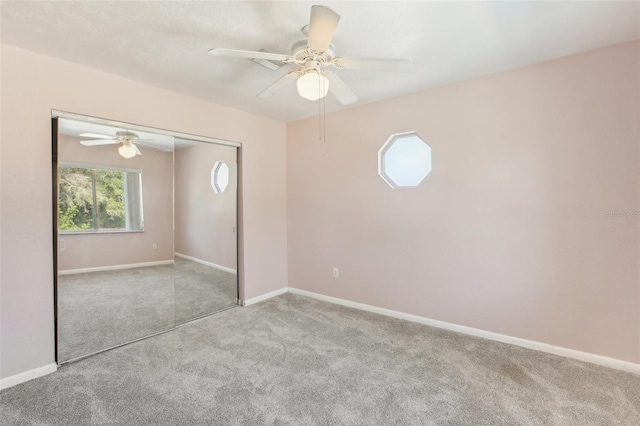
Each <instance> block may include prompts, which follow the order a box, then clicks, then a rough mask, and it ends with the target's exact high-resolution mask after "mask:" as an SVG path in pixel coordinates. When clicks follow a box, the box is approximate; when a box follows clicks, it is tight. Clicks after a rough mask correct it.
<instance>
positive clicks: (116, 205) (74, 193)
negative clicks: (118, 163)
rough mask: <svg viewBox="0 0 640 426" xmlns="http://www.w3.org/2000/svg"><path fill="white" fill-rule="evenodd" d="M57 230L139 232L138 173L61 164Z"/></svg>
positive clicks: (140, 187)
mask: <svg viewBox="0 0 640 426" xmlns="http://www.w3.org/2000/svg"><path fill="white" fill-rule="evenodd" d="M58 230H59V231H61V232H109V231H125V232H126V231H142V230H143V215H142V173H141V171H140V170H133V169H118V168H109V167H105V166H87V165H80V164H71V163H67V164H60V165H59V166H58Z"/></svg>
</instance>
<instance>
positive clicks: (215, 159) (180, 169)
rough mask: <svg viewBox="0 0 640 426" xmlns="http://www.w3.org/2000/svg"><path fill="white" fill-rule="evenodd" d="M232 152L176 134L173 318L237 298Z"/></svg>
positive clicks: (189, 316) (213, 308)
mask: <svg viewBox="0 0 640 426" xmlns="http://www.w3.org/2000/svg"><path fill="white" fill-rule="evenodd" d="M236 152H237V149H236V148H235V147H232V146H224V145H215V144H207V143H198V142H193V141H187V140H180V139H176V149H175V219H176V221H175V244H176V250H175V251H176V253H175V254H176V259H175V262H176V263H175V297H176V323H177V324H180V323H183V322H185V321H189V320H192V319H195V318H199V317H201V316H204V315H207V314H208V313H210V312H215V311H219V310H222V309H226V308H229V307H231V306H235V305H236V304H237V299H238V293H237V292H238V281H237V273H236V270H237V235H236V216H237V214H236V187H237V179H236V170H237V167H236ZM212 187H213V191H212Z"/></svg>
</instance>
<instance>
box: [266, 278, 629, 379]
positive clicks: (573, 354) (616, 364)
mask: <svg viewBox="0 0 640 426" xmlns="http://www.w3.org/2000/svg"><path fill="white" fill-rule="evenodd" d="M288 291H289V292H290V293H293V294H299V295H301V296H306V297H311V298H313V299H318V300H322V301H324V302H329V303H335V304H336V305H342V306H347V307H349V308H355V309H360V310H362V311H367V312H373V313H376V314H380V315H386V316H389V317H393V318H398V319H403V320H406V321H411V322H415V323H419V324H426V325H430V326H432V327H436V328H442V329H445V330H451V331H455V332H458V333H462V334H468V335H470V336H476V337H482V338H484V339H488V340H494V341H496V342H502V343H509V344H511V345H516V346H521V347H523V348H527V349H533V350H536V351H540V352H546V353H549V354H553V355H560V356H563V357H566V358H573V359H577V360H579V361H586V362H589V363H592V364H597V365H603V366H605V367H611V368H615V369H616V370H623V371H628V372H630V373H634V374H640V364H636V363H633V362H629V361H622V360H619V359H615V358H609V357H606V356H602V355H596V354H591V353H588V352H582V351H578V350H575V349H568V348H563V347H561V346H554V345H550V344H548V343H541V342H536V341H533V340H526V339H521V338H519V337H512V336H507V335H504V334H499V333H493V332H491V331H485V330H480V329H477V328H472V327H466V326H463V325H458V324H452V323H449V322H444V321H438V320H434V319H430V318H425V317H420V316H418V315H412V314H406V313H404V312H398V311H392V310H391V309H384V308H378V307H376V306H371V305H365V304H364V303H357V302H352V301H350V300H345V299H338V298H337V297H331V296H325V295H323V294H318V293H313V292H310V291H306V290H300V289H297V288H292V287H289V288H288ZM265 296H266V295H265Z"/></svg>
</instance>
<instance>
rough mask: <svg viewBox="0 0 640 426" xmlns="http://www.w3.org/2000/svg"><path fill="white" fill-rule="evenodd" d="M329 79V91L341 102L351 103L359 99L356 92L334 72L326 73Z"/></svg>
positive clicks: (344, 103)
mask: <svg viewBox="0 0 640 426" xmlns="http://www.w3.org/2000/svg"><path fill="white" fill-rule="evenodd" d="M324 75H325V76H326V77H327V79H328V80H329V91H330V92H331V93H333V96H335V97H336V98H337V99H338V100H339V101H340V103H341V104H343V105H350V104H353V103H355V102H357V101H358V97H357V96H356V94H355V93H353V92H352V91H351V89H349V86H347V85H346V83H345V82H344V81H342V79H341V78H340V77H338V76H337V75H335V74H334V73H332V72H328V73H325V74H324Z"/></svg>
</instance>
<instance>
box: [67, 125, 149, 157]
mask: <svg viewBox="0 0 640 426" xmlns="http://www.w3.org/2000/svg"><path fill="white" fill-rule="evenodd" d="M80 136H82V137H85V138H95V139H91V140H85V141H80V143H81V144H82V145H84V146H96V145H112V144H118V143H120V144H122V146H121V147H120V148H118V153H119V154H120V155H121V156H123V157H124V158H133V157H135V156H136V155H142V152H140V149H139V148H138V147H137V146H136V143H140V142H147V141H148V142H151V141H153V140H152V139H140V138H139V137H138V135H137V134H135V133H133V132H129V131H127V130H123V131H119V132H116V135H115V136H109V135H103V134H100V133H80Z"/></svg>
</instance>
